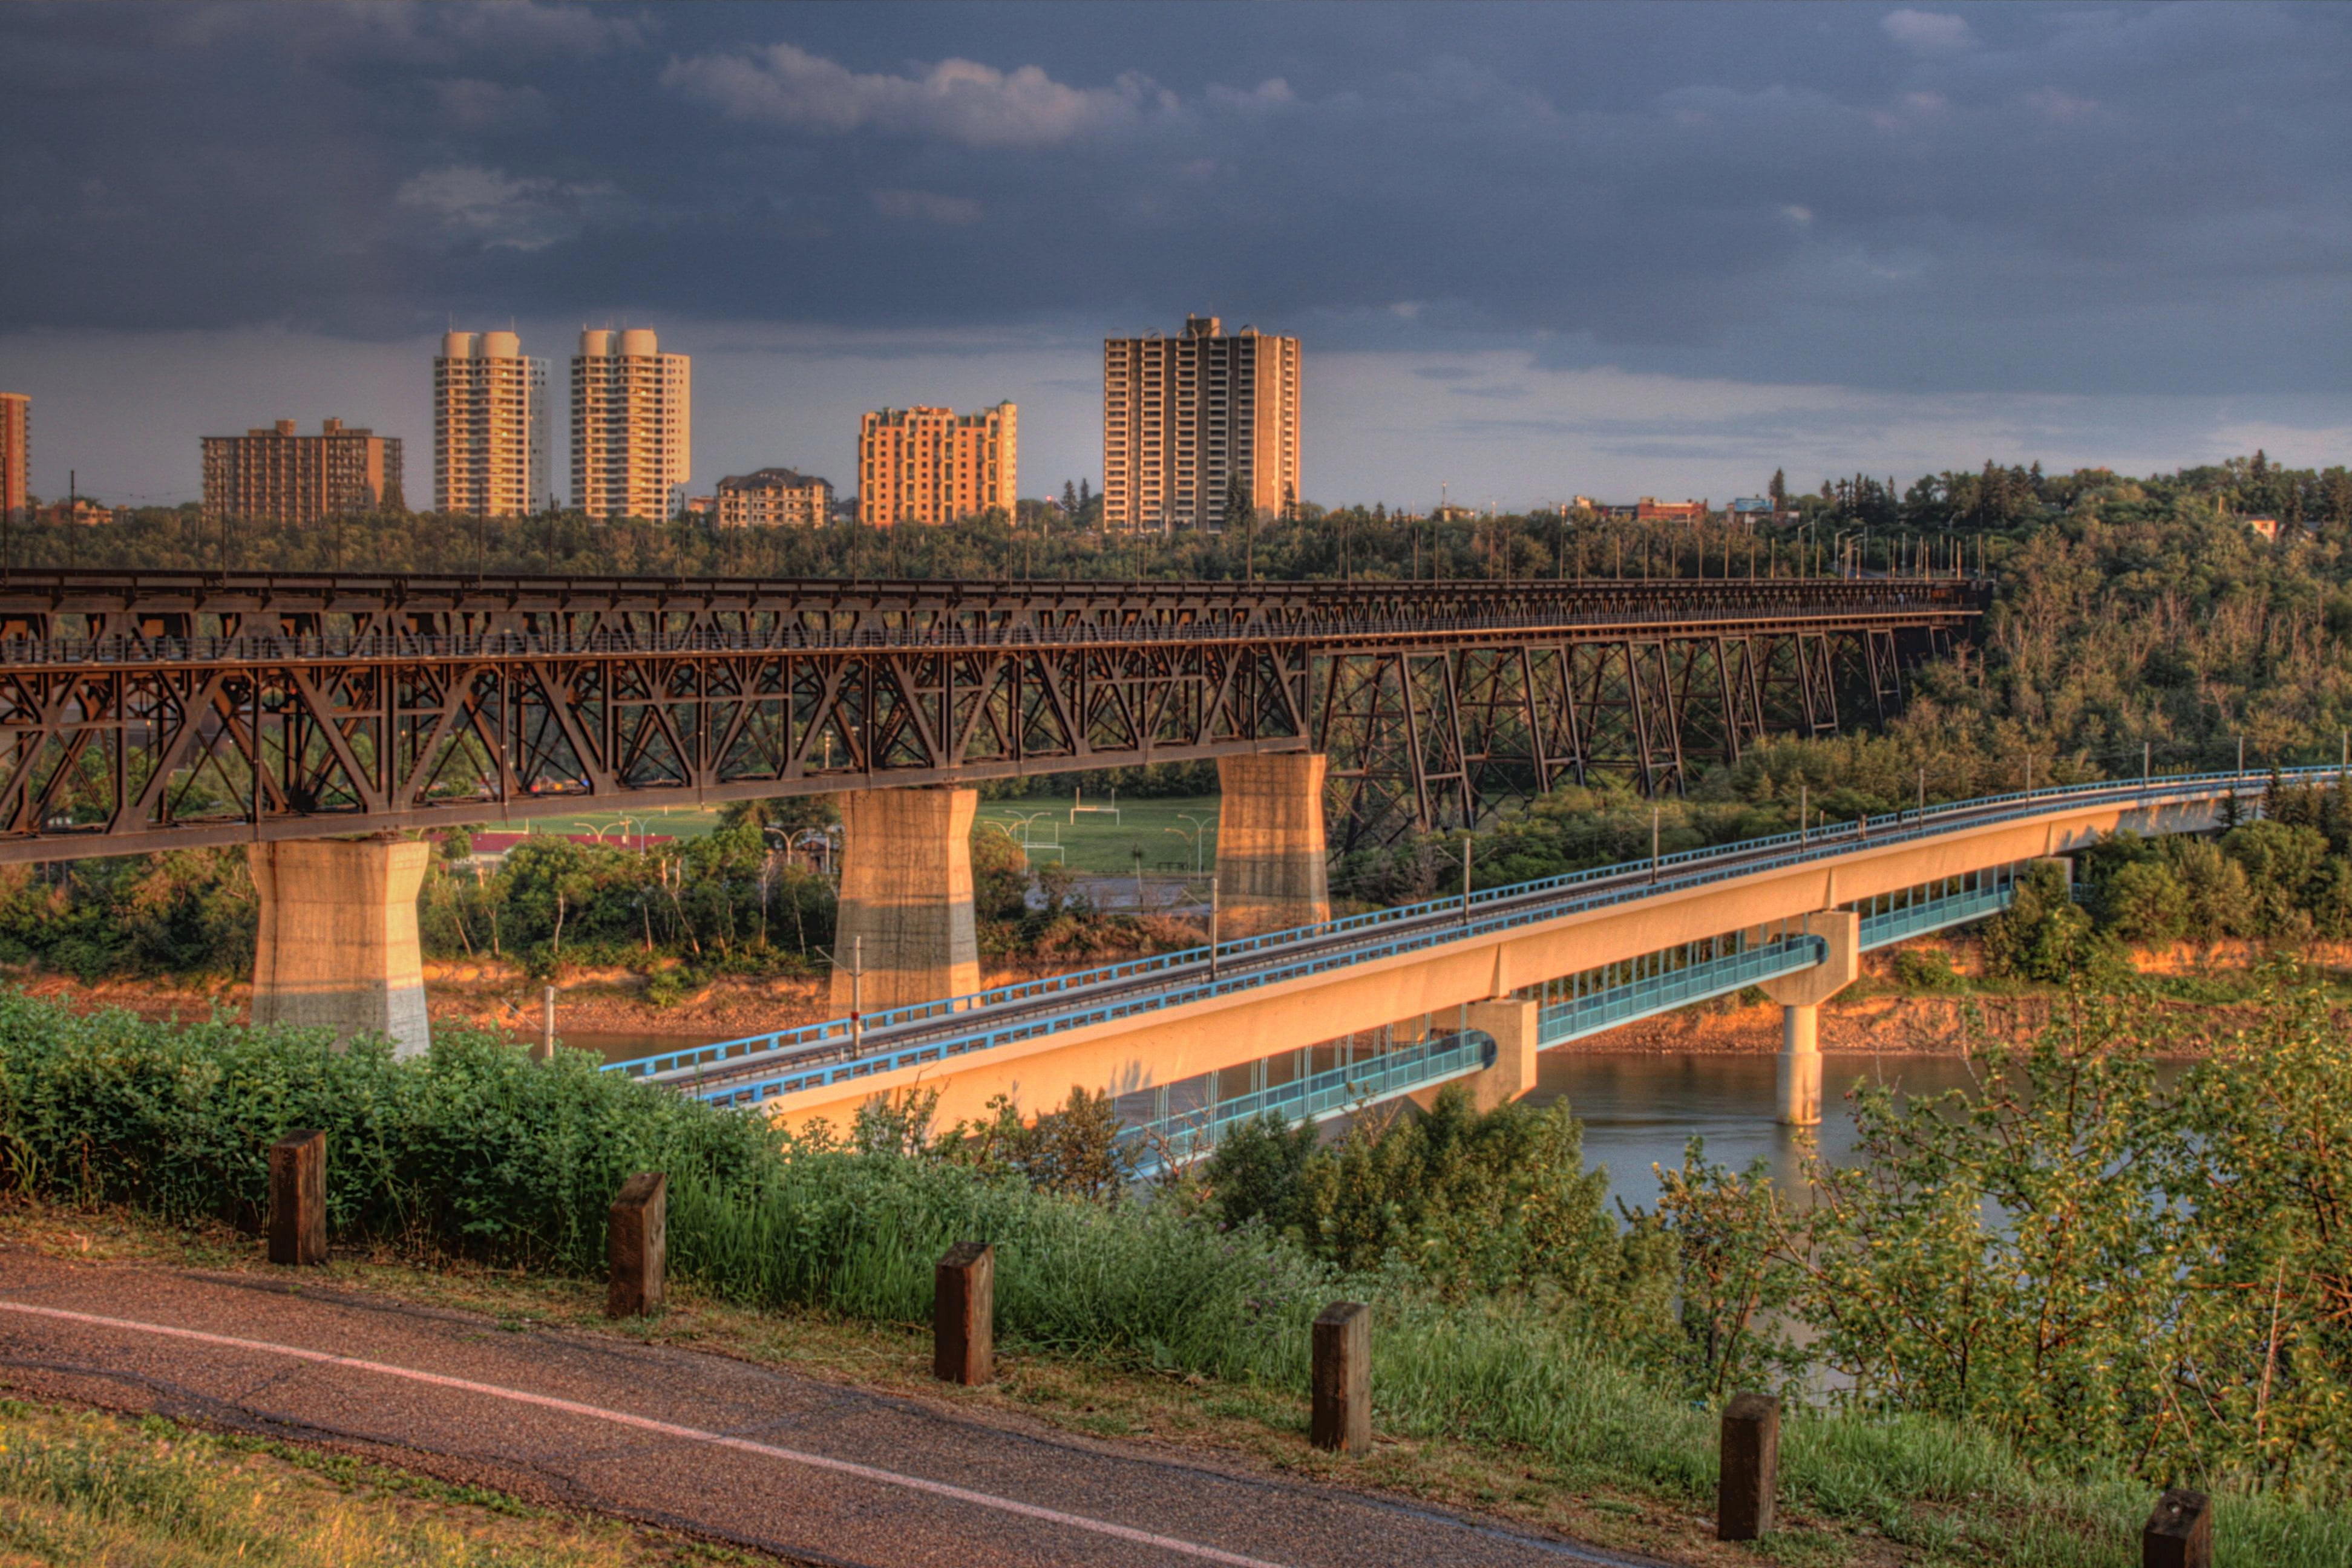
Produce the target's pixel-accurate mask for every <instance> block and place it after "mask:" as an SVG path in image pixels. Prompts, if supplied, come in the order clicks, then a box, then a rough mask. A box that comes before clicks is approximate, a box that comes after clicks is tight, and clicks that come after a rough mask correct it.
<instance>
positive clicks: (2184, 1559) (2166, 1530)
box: [2139, 1487, 2213, 1568]
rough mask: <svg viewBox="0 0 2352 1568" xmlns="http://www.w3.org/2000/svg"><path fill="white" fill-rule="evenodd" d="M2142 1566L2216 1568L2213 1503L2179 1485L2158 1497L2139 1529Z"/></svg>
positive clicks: (2200, 1493)
mask: <svg viewBox="0 0 2352 1568" xmlns="http://www.w3.org/2000/svg"><path fill="white" fill-rule="evenodd" d="M2139 1560H2140V1568H2213V1505H2212V1503H2211V1502H2210V1500H2208V1499H2207V1498H2206V1496H2205V1494H2204V1493H2203V1492H2201V1491H2184V1490H2181V1489H2180V1488H2178V1487H2175V1488H2174V1489H2173V1490H2170V1491H2168V1492H2166V1493H2165V1494H2164V1495H2163V1496H2162V1497H2160V1498H2158V1499H2157V1500H2156V1511H2155V1512H2154V1513H2151V1514H2149V1515H2148V1516H2147V1529H2145V1530H2143V1531H2140V1532H2139Z"/></svg>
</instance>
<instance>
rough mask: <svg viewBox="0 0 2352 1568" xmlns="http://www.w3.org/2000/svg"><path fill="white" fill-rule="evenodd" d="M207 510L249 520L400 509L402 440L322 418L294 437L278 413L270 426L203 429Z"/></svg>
mask: <svg viewBox="0 0 2352 1568" xmlns="http://www.w3.org/2000/svg"><path fill="white" fill-rule="evenodd" d="M204 447H205V517H209V518H212V519H214V520H215V521H217V520H219V519H220V518H223V517H235V518H237V519H239V520H241V521H245V522H255V523H315V522H318V521H320V519H322V518H326V517H345V516H349V515H351V514H352V513H355V512H376V511H398V510H400V509H401V508H402V507H404V506H405V505H406V503H405V501H404V500H403V498H402V496H401V488H400V438H399V437H398V436H396V435H378V434H374V433H373V431H368V430H362V429H358V428H356V427H353V428H346V427H345V426H344V424H343V422H342V421H341V420H340V419H330V420H326V421H323V422H321V423H320V426H319V434H316V435H297V434H294V422H293V421H292V420H290V419H281V420H279V421H278V423H277V424H276V425H275V426H274V427H272V428H271V429H268V430H248V431H247V432H246V433H245V434H243V435H207V436H205V438H204Z"/></svg>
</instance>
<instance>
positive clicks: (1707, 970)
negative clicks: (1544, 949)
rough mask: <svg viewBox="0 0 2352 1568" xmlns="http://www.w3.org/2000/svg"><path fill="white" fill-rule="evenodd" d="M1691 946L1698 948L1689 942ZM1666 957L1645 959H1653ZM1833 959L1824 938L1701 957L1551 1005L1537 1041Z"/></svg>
mask: <svg viewBox="0 0 2352 1568" xmlns="http://www.w3.org/2000/svg"><path fill="white" fill-rule="evenodd" d="M1685 946H1696V944H1685ZM1671 951H1673V950H1672V949H1665V950H1662V954H1652V955H1644V956H1648V957H1656V956H1663V952H1671ZM1828 956H1829V944H1828V943H1827V942H1824V941H1823V940H1822V938H1820V937H1819V936H1809V935H1794V936H1780V937H1776V938H1774V939H1773V940H1771V941H1769V942H1762V943H1759V944H1758V945H1757V946H1752V947H1748V948H1744V949H1742V950H1741V951H1738V952H1733V953H1727V954H1724V955H1722V956H1717V957H1712V958H1700V959H1696V960H1695V961H1693V962H1690V963H1685V964H1678V965H1675V966H1674V967H1666V968H1661V969H1656V970H1654V971H1653V972H1650V973H1647V974H1643V975H1640V976H1639V977H1636V978H1633V979H1630V980H1626V981H1623V982H1622V983H1620V984H1617V985H1613V986H1603V987H1601V988H1597V989H1594V990H1591V991H1587V992H1585V993H1584V994H1583V995H1581V996H1575V997H1570V998H1567V999H1565V1000H1562V1001H1557V1002H1552V1003H1549V1004H1548V1005H1547V1006H1545V1007H1544V1008H1543V1009H1541V1010H1539V1011H1538V1013H1537V1015H1536V1018H1537V1024H1538V1032H1537V1036H1536V1038H1537V1040H1538V1041H1539V1042H1540V1043H1542V1044H1544V1045H1547V1046H1550V1045H1558V1044H1559V1043H1560V1042H1561V1041H1563V1040H1576V1039H1579V1038H1580V1037H1582V1036H1584V1035H1588V1034H1599V1033H1601V1031H1603V1030H1612V1029H1615V1028H1616V1027H1617V1026H1618V1025H1620V1024H1628V1023H1632V1022H1633V1021H1634V1020H1635V1019H1645V1018H1649V1017H1651V1016H1653V1015H1654V1014H1657V1013H1664V1012H1672V1011H1673V1010H1674V1009H1676V1008H1682V1007H1688V1006H1689V1005H1690V1004H1691V1003H1693V1002H1703V1001H1706V1000H1708V999H1710V998H1715V997H1722V996H1728V995H1730V994H1731V993H1732V992H1734V991H1738V990H1743V989H1745V988H1748V987H1749V986H1754V985H1760V984H1761V983H1763V982H1764V981H1766V980H1772V979H1778V978H1779V977H1781V976H1782V975H1793V974H1796V973H1797V972H1798V971H1800V970H1801V969H1810V968H1811V967H1813V966H1815V965H1816V964H1819V963H1821V962H1822V960H1823V959H1825V958H1826V957H1828Z"/></svg>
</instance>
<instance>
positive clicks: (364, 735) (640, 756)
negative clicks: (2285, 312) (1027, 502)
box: [0, 574, 1977, 862]
mask: <svg viewBox="0 0 2352 1568" xmlns="http://www.w3.org/2000/svg"><path fill="white" fill-rule="evenodd" d="M67 575H68V574H49V586H48V587H47V590H45V591H46V592H47V594H48V596H49V597H48V601H46V608H45V607H44V603H43V601H39V597H38V593H37V592H35V591H33V590H28V589H27V588H26V586H25V584H24V583H22V582H13V583H0V862H7V861H28V860H49V859H68V858H77V857H79V856H84V855H91V854H121V853H129V852H139V851H146V850H154V849H162V848H168V847H173V846H181V845H195V844H205V843H214V844H218V843H230V842H238V841H247V840H259V839H278V838H295V837H311V836H319V835H322V834H331V833H349V832H358V831H382V830H388V829H398V828H415V827H430V826H435V825H440V824H452V825H454V824H458V823H467V822H473V823H481V822H496V821H501V820H506V819H510V818H518V817H522V818H528V817H532V816H541V815H551V814H556V813H561V812H572V811H577V810H583V809H584V808H587V807H590V806H592V805H623V804H625V805H628V806H632V807H635V806H650V805H672V804H698V803H709V802H716V801H724V800H740V799H747V798H751V797H756V796H766V795H780V794H795V793H812V792H821V791H828V790H835V789H854V788H864V787H872V786H879V785H900V784H929V783H949V782H967V781H971V780H976V779H989V778H1000V777H1006V776H1013V775H1022V774H1034V773H1041V772H1053V771H1060V770H1066V769H1070V768H1107V767H1123V766H1131V765H1136V764H1140V763H1148V762H1160V761H1180V760H1188V759H1195V758H1213V757H1218V756H1223V755H1231V754H1235V753H1243V752H1251V751H1264V750H1291V749H1310V748H1311V749H1318V750H1323V751H1326V752H1328V754H1329V755H1330V756H1331V758H1332V762H1331V777H1332V778H1333V779H1335V780H1337V781H1338V786H1339V790H1340V793H1341V795H1342V797H1343V798H1344V801H1345V805H1346V809H1347V812H1348V816H1349V821H1350V822H1351V824H1352V826H1351V827H1350V829H1349V836H1350V837H1351V838H1352V839H1353V840H1354V841H1366V840H1367V839H1373V840H1377V839H1383V838H1389V837H1393V836H1394V835H1395V834H1397V833H1399V832H1401V831H1405V830H1406V829H1408V828H1412V827H1445V826H1450V825H1455V824H1458V823H1461V822H1465V821H1471V820H1474V819H1475V817H1476V816H1477V815H1478V814H1479V813H1480V812H1481V811H1483V810H1487V809H1489V808H1491V807H1492V806H1493V805H1495V804H1496V803H1498V802H1500V801H1503V800H1510V799H1514V798H1528V797H1531V796H1533V795H1536V794H1539V793H1541V792H1542V791H1543V790H1545V789H1549V788H1551V787H1552V786H1554V785H1556V784H1558V783H1560V782H1562V781H1565V780H1582V779H1589V778H1592V777H1595V776H1597V775H1599V774H1601V773H1605V772H1610V771H1617V772H1622V773H1623V774H1624V775H1626V776H1627V777H1629V778H1631V779H1633V782H1634V783H1635V784H1636V786H1637V787H1639V788H1641V789H1647V790H1653V791H1655V790H1668V789H1681V788H1682V787H1684V785H1685V782H1686V781H1687V778H1688V774H1689V770H1690V768H1693V767H1694V766H1696V764H1698V763H1701V762H1712V761H1717V760H1724V759H1730V758H1737V757H1738V754H1739V751H1740V749H1741V748H1742V747H1746V746H1748V745H1751V744H1753V743H1754V742H1755V741H1756V740H1757V739H1758V738H1759V737H1762V736H1764V735H1766V734H1768V733H1780V732H1793V733H1804V732H1807V731H1808V730H1810V731H1813V732H1826V731H1828V730H1832V729H1834V728H1835V727H1836V726H1837V724H1838V721H1839V715H1840V713H1841V711H1845V712H1851V713H1856V714H1860V713H1869V714H1871V715H1872V716H1877V715H1880V714H1883V713H1885V712H1889V711H1892V707H1893V706H1894V705H1899V703H1900V701H1901V695H1902V692H1901V672H1902V670H1903V669H1904V668H1905V667H1906V666H1907V665H1908V664H1913V663H1916V659H1917V658H1918V657H1920V656H1921V655H1922V654H1924V653H1926V652H1927V651H1929V650H1930V649H1931V648H1932V647H1933V646H1934V645H1935V643H1936V639H1937V638H1945V637H1948V636H1949V635H1951V634H1952V633H1953V632H1957V631H1958V630H1960V629H1962V628H1964V627H1965V626H1966V624H1967V623H1968V622H1969V620H1970V619H1972V618H1973V616H1974V615H1975V614H1976V613H1977V608H1976V600H1975V598H1974V597H1973V595H1972V593H1971V592H1964V591H1960V590H1962V589H1963V587H1964V585H1958V584H1949V583H1945V584H1934V585H1919V584H1910V585H1899V584H1897V585H1886V584H1875V583H1874V584H1846V583H1832V584H1814V585H1810V587H1811V588H1812V589H1814V590H1817V592H1815V593H1814V594H1813V595H1812V596H1811V598H1810V599H1809V598H1808V597H1807V596H1806V594H1804V593H1802V592H1791V590H1797V589H1801V588H1802V587H1805V586H1808V585H1800V584H1793V583H1789V582H1785V581H1784V582H1780V583H1770V584H1749V583H1708V584H1706V585H1703V587H1704V591H1702V586H1701V585H1696V584H1691V583H1681V584H1675V583H1658V584H1651V585H1646V587H1647V589H1648V590H1649V591H1633V590H1641V589H1643V587H1644V585H1639V584H1630V583H1628V584H1606V585H1599V586H1598V587H1597V588H1595V589H1594V590H1593V591H1591V592H1586V591H1584V585H1578V584H1550V585H1542V584H1538V585H1527V584H1486V585H1465V584H1414V585H1397V584H1387V585H1376V586H1375V587H1374V588H1372V589H1365V590H1358V589H1350V588H1348V587H1345V586H1343V585H1334V584H1279V585H1271V586H1267V585H1260V586H1258V587H1256V588H1254V589H1244V587H1243V586H1242V585H1235V584H1206V585H1182V584H1179V585H1164V584H1142V585H1122V584H1097V585H1071V584H1024V585H1020V590H1021V591H1020V592H1019V593H1016V592H1014V591H1013V590H1011V589H1009V588H1008V587H1007V586H1006V585H1001V584H1000V585H987V584H982V585H977V586H975V587H972V588H971V589H969V590H968V591H966V590H960V589H959V588H958V586H957V585H939V584H927V585H878V586H877V585H842V584H827V585H822V589H821V591H820V589H817V588H804V589H803V591H802V599H801V601H792V598H791V595H789V594H782V593H781V591H779V592H778V593H776V594H773V595H771V597H772V598H774V599H775V601H776V602H774V603H772V604H764V605H763V601H761V593H762V592H766V590H765V589H761V591H759V592H754V591H751V590H750V589H746V588H745V587H744V585H732V591H736V592H737V597H738V598H740V600H741V601H742V602H740V603H736V604H730V603H727V602H723V599H724V596H723V595H721V594H719V593H718V591H717V590H715V589H713V588H711V587H710V585H699V586H695V585H689V588H691V590H692V591H691V592H688V590H685V589H678V588H677V585H667V588H665V587H664V585H653V586H650V587H647V586H646V585H635V586H633V587H629V588H628V589H627V591H625V592H624V591H620V590H610V591H599V593H597V594H589V593H586V592H585V591H581V590H579V588H578V585H572V589H571V591H572V593H573V596H574V599H575V600H576V601H577V602H572V603H569V604H563V605H555V606H552V607H548V606H535V605H533V604H531V603H530V602H527V601H529V599H530V595H529V594H525V593H522V592H521V591H511V592H509V594H508V597H507V599H506V600H504V601H498V598H497V595H496V594H490V595H488V597H489V598H490V599H491V600H492V601H495V602H492V603H490V604H488V605H487V606H485V605H482V604H478V603H475V602H473V601H471V600H470V599H469V598H468V594H469V593H477V594H478V593H479V592H480V591H479V590H478V589H474V590H466V591H458V590H451V591H449V592H448V593H447V594H446V595H445V596H444V598H445V599H446V602H444V601H438V600H433V599H432V597H431V596H430V595H425V596H423V598H424V600H425V607H424V608H420V607H419V603H418V601H416V600H415V599H411V598H403V597H402V596H401V595H400V594H398V593H394V592H391V591H383V590H382V589H381V587H380V586H379V587H378V588H376V589H373V590H371V593H373V597H371V596H370V594H369V593H361V592H359V591H356V590H353V589H352V588H351V587H350V586H349V585H348V584H341V583H339V582H328V583H327V584H326V586H324V587H323V588H321V587H320V586H319V583H318V580H300V584H299V587H300V591H299V592H297V591H292V590H288V591H284V592H283V593H281V592H280V591H279V590H278V588H275V587H272V586H270V585H269V584H268V583H264V584H259V585H256V584H253V583H244V582H236V581H229V582H227V584H226V586H225V587H220V588H218V589H217V591H213V590H202V591H199V590H197V589H190V590H187V591H185V592H184V593H182V594H181V595H180V597H179V598H177V599H174V598H173V597H172V596H171V595H162V596H160V597H151V598H148V599H143V600H142V598H141V597H140V596H139V594H138V593H136V592H133V591H131V590H129V589H121V590H120V591H118V592H117V600H119V602H118V601H109V600H108V599H107V598H106V594H105V593H102V592H97V591H89V585H88V584H87V583H84V582H80V581H77V580H68V581H66V582H64V583H63V584H62V585H60V584H59V583H58V581H57V580H58V579H60V578H65V577H67ZM225 581H226V580H225ZM34 586H35V588H36V589H37V588H38V587H39V583H38V581H36V582H35V585H34ZM721 586H722V587H723V586H728V585H721ZM754 586H755V587H756V586H757V585H754ZM787 586H790V585H787ZM231 590H234V591H231ZM853 590H856V592H853ZM1482 590H1483V592H1482ZM1855 590H1863V591H1859V592H1857V591H1855ZM72 591H80V592H81V593H82V597H83V600H84V601H85V602H83V603H82V604H81V605H80V606H79V607H78V608H77V607H73V606H71V605H69V604H67V602H66V601H68V600H71V599H72V598H73V592H72ZM665 591H676V592H679V593H686V594H687V596H688V598H692V597H693V594H694V593H700V594H701V595H702V596H703V601H699V602H698V604H696V605H694V606H690V607H688V608H676V607H670V606H667V605H666V604H665V603H664V602H663V601H662V593H663V592H665ZM207 592H210V593H212V598H211V599H207V598H206V593H207ZM960 592H961V593H962V595H963V596H962V597H961V598H960V597H959V593H960ZM12 593H13V594H14V595H15V597H14V598H12ZM861 594H862V597H861ZM273 595H276V596H278V597H276V598H273ZM305 595H308V597H305ZM927 597H928V598H929V600H931V601H936V602H931V603H925V602H923V601H924V600H925V599H926V598H927ZM638 600H647V601H650V602H645V603H640V602H636V601H638ZM850 601H855V602H850ZM500 604H503V605H504V608H500ZM60 606H64V607H60ZM306 606H307V607H306ZM328 606H335V608H327V607H328ZM436 606H437V607H436ZM1842 699H1843V710H1842V708H1841V700H1842Z"/></svg>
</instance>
